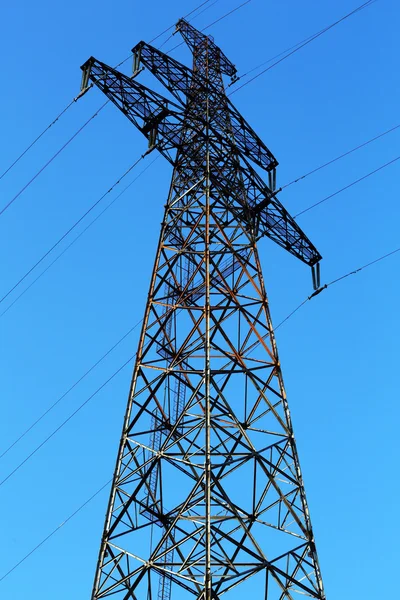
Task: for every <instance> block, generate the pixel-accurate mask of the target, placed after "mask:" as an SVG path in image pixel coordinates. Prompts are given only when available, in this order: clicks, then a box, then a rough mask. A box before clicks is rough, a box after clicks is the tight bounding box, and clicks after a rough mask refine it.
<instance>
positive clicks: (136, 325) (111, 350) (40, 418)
mask: <svg viewBox="0 0 400 600" xmlns="http://www.w3.org/2000/svg"><path fill="white" fill-rule="evenodd" d="M142 321H143V319H140V321H138V322H137V323H136V324H135V325H133V327H131V328H130V329H128V331H126V332H125V333H124V335H123V336H122V337H121V338H119V340H118V341H117V342H116V343H115V344H114V345H113V346H111V348H109V349H108V350H107V352H105V354H103V356H101V357H100V358H99V359H98V360H97V361H96V362H95V363H94V364H92V366H91V367H90V368H89V369H88V370H87V371H85V373H84V374H83V375H81V377H79V379H77V380H76V381H75V383H73V384H72V385H71V386H70V387H69V388H68V389H67V391H66V392H64V393H63V394H62V395H61V396H60V397H59V398H58V399H57V400H56V401H55V402H53V404H51V406H49V408H47V409H46V410H45V411H44V412H43V413H42V414H41V415H40V417H38V418H37V419H36V420H35V421H34V422H33V423H32V424H31V425H29V427H28V428H27V429H25V430H24V431H23V432H22V433H21V434H20V435H19V436H18V437H17V438H16V439H15V440H14V441H13V442H12V443H11V444H10V445H9V446H8V447H7V448H6V449H5V450H4V451H3V452H2V454H0V459H2V458H3V456H5V455H6V454H8V452H9V451H10V450H11V449H12V448H14V446H16V445H17V444H18V443H19V442H20V441H21V440H22V439H23V438H24V437H25V436H26V435H27V434H28V433H29V432H30V431H32V429H33V428H34V427H36V425H37V424H38V423H40V421H42V420H43V419H44V417H46V416H47V415H48V414H49V413H50V412H51V411H52V410H53V409H54V408H55V407H56V406H57V405H58V404H59V403H60V402H61V401H62V400H64V398H66V397H67V396H68V394H69V393H70V392H72V390H74V389H75V388H76V387H77V386H78V385H79V384H80V383H81V382H82V381H83V380H84V379H85V378H86V377H87V376H88V375H89V374H90V373H91V372H92V371H94V369H95V368H96V367H98V366H99V364H100V363H102V362H103V360H105V359H106V358H107V356H109V355H110V354H111V353H112V352H113V351H114V350H115V349H116V348H117V347H118V346H119V345H120V344H121V343H122V342H123V341H124V340H125V339H126V338H127V337H128V336H129V335H130V334H131V333H133V331H135V329H136V328H137V327H138V326H139V325H140V324H141V323H142Z"/></svg>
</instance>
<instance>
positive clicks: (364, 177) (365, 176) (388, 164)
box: [294, 156, 400, 219]
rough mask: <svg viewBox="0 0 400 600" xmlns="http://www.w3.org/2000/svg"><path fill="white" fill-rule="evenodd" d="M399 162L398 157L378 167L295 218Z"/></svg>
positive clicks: (295, 216)
mask: <svg viewBox="0 0 400 600" xmlns="http://www.w3.org/2000/svg"><path fill="white" fill-rule="evenodd" d="M398 160H400V156H396V158H393V160H390V161H389V162H387V163H385V164H384V165H381V166H380V167H378V168H377V169H374V170H373V171H370V172H369V173H367V174H366V175H363V176H362V177H360V178H359V179H356V180H355V181H352V182H351V183H349V184H348V185H345V186H344V187H343V188H341V189H340V190H337V191H336V192H333V194H329V196H326V197H325V198H323V199H322V200H319V201H318V202H315V203H314V204H311V206H308V207H307V208H305V209H304V210H301V211H300V212H298V213H297V214H296V215H294V218H295V219H297V217H299V216H300V215H304V213H306V212H308V211H309V210H312V209H313V208H315V207H316V206H319V205H320V204H323V203H324V202H326V201H327V200H330V199H331V198H333V197H334V196H337V195H338V194H341V193H342V192H344V191H345V190H348V189H349V188H351V187H353V186H354V185H356V184H357V183H360V181H364V179H367V178H368V177H371V175H374V174H375V173H378V171H382V169H385V168H386V167H389V166H390V165H392V164H393V163H395V162H397V161H398Z"/></svg>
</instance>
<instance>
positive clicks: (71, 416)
mask: <svg viewBox="0 0 400 600" xmlns="http://www.w3.org/2000/svg"><path fill="white" fill-rule="evenodd" d="M135 356H136V353H135V354H133V355H132V356H130V357H129V358H128V360H127V361H125V362H124V364H123V365H121V366H120V367H119V368H118V369H117V370H116V371H114V373H113V374H112V375H111V376H110V377H109V378H108V379H107V380H106V381H104V382H103V383H102V384H101V385H100V387H98V388H97V389H96V391H95V392H93V394H91V395H90V396H89V397H88V398H86V400H85V401H84V402H82V404H80V405H79V406H78V407H77V408H76V409H75V410H74V411H73V412H72V413H71V414H70V415H69V416H68V417H67V418H66V419H65V420H64V421H63V422H62V423H61V424H60V425H59V426H58V427H57V428H56V429H54V430H53V431H52V433H50V435H48V436H47V437H46V438H45V439H44V440H43V442H41V443H40V444H39V445H38V446H36V448H35V449H34V450H32V452H31V453H30V454H28V456H26V457H25V458H24V460H22V461H21V462H20V463H19V464H18V465H17V466H16V467H15V468H14V469H13V470H12V471H10V473H9V474H8V475H7V476H6V477H5V478H4V479H3V480H2V481H0V487H1V486H2V485H4V484H5V483H6V481H8V480H9V479H10V478H11V477H12V476H13V475H14V474H15V473H16V472H17V471H19V469H20V468H21V467H22V466H23V465H24V464H26V463H27V462H28V460H30V459H31V458H32V456H34V455H35V454H36V452H38V451H39V450H40V449H41V448H43V446H45V445H46V444H47V443H48V442H49V441H50V440H51V439H52V438H53V437H54V436H55V435H56V433H58V432H59V431H60V430H61V429H62V428H63V427H64V426H65V425H66V424H67V423H69V421H71V419H73V417H75V415H77V414H78V413H79V412H80V411H81V410H82V408H83V407H84V406H86V405H87V404H88V403H89V402H90V401H91V400H92V399H93V398H94V397H95V396H97V394H98V393H99V392H101V390H102V389H103V388H105V387H106V385H107V384H108V383H110V381H112V380H113V379H114V377H116V376H117V375H118V374H119V373H120V372H121V371H122V370H123V369H124V368H125V367H126V366H128V364H129V363H131V362H132V361H133V359H134V358H135Z"/></svg>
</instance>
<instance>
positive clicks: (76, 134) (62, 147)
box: [0, 100, 109, 216]
mask: <svg viewBox="0 0 400 600" xmlns="http://www.w3.org/2000/svg"><path fill="white" fill-rule="evenodd" d="M108 102H109V100H107V102H105V103H104V104H102V105H101V106H100V108H99V109H98V110H97V111H96V112H95V113H94V114H93V115H92V116H91V117H89V119H87V121H85V123H84V124H83V125H82V126H81V127H79V129H78V130H77V131H75V133H74V134H73V135H72V136H71V137H70V138H69V139H68V140H67V141H66V142H65V144H63V145H62V146H61V148H59V149H58V150H57V152H56V153H55V154H53V156H52V157H51V158H50V159H49V160H48V161H47V162H46V163H45V164H44V165H43V166H42V167H41V168H40V169H39V171H37V172H36V173H35V175H34V176H33V177H32V178H31V179H30V180H29V181H28V183H26V184H25V185H24V186H23V187H22V188H21V189H20V190H19V192H18V193H17V194H15V196H14V197H13V198H11V200H10V201H9V202H8V203H7V204H6V205H5V206H3V208H2V209H1V210H0V216H1V215H2V214H3V213H4V212H5V211H6V210H7V209H8V208H9V207H10V206H11V205H12V204H13V203H14V202H15V201H16V200H17V198H19V197H20V196H21V194H23V192H24V191H25V190H26V189H28V187H29V186H30V185H31V184H32V183H33V182H34V181H35V179H37V178H38V177H39V175H40V174H41V173H43V171H44V170H45V169H47V167H48V166H49V165H50V164H51V163H52V162H53V160H54V159H55V158H57V156H59V154H61V152H62V151H63V150H65V148H66V147H67V146H69V144H70V143H71V142H72V141H73V140H74V139H75V138H76V137H77V136H78V135H79V134H80V133H81V132H82V131H83V130H84V129H85V127H87V126H88V125H89V123H90V122H91V121H93V119H94V118H95V117H97V115H98V114H99V113H100V112H101V111H102V110H103V108H104V107H105V106H106V105H107V104H108Z"/></svg>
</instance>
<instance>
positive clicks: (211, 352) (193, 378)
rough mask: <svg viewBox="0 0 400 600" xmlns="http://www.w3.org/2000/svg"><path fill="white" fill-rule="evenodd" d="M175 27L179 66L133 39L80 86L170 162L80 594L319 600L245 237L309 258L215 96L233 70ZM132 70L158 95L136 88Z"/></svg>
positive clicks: (251, 138)
mask: <svg viewBox="0 0 400 600" xmlns="http://www.w3.org/2000/svg"><path fill="white" fill-rule="evenodd" d="M177 30H178V31H179V32H180V34H181V35H182V36H183V39H184V41H185V42H186V44H187V45H188V46H189V48H190V50H191V51H192V54H193V68H192V69H189V68H187V67H186V66H184V65H183V64H181V63H179V62H177V61H176V60H174V59H173V58H171V57H169V56H167V55H166V54H163V53H162V52H160V51H159V50H157V49H156V48H154V47H152V46H150V45H149V44H147V43H144V42H141V43H140V44H138V45H137V46H136V47H135V48H134V49H133V53H134V74H133V76H132V77H128V76H126V75H124V74H122V73H120V72H118V71H116V70H115V69H113V68H111V67H109V66H107V65H105V64H104V63H101V62H99V61H98V60H96V59H94V58H91V59H89V60H88V61H87V62H86V63H85V64H84V65H83V67H82V69H83V81H82V89H86V87H87V86H88V84H89V82H90V81H91V82H93V83H94V84H95V85H96V86H97V87H98V88H100V90H101V91H102V92H104V93H105V94H106V95H107V97H108V98H109V99H111V100H112V102H114V103H115V104H116V105H117V106H118V108H119V109H120V110H121V111H122V112H123V113H124V114H125V115H126V116H127V117H128V119H129V120H130V121H132V123H134V125H135V126H136V127H137V128H138V129H139V130H140V131H141V132H142V133H143V134H144V135H145V136H146V137H147V139H148V142H149V150H152V149H157V150H158V151H159V152H160V153H161V154H162V155H163V156H164V157H165V158H166V159H167V160H168V161H169V162H170V163H171V164H172V165H173V175H172V181H171V186H170V191H169V195H168V201H167V204H166V209H165V216H164V220H163V223H162V227H161V234H160V241H159V245H158V249H157V255H156V260H155V265H154V270H153V274H152V278H151V285H150V290H149V295H148V302H147V306H146V311H145V317H144V322H143V328H142V333H141V337H140V342H139V348H138V353H137V359H136V364H135V367H134V372H133V378H132V385H131V390H130V393H129V399H128V406H127V411H126V415H125V421H124V425H123V432H122V437H121V442H120V447H119V452H118V458H117V464H116V469H115V473H114V479H113V483H112V490H111V495H110V500H109V505H108V510H107V515H106V521H105V527H104V533H103V537H102V542H101V548H100V554H99V560H98V565H97V571H96V576H95V582H94V588H93V595H92V598H93V599H96V600H97V599H100V598H107V597H110V596H113V597H115V598H118V599H121V600H122V599H124V600H127V599H129V598H131V599H135V600H136V599H137V600H154V599H158V600H170V598H171V597H173V598H174V600H179V599H180V598H182V599H183V598H190V597H193V598H197V599H200V598H202V599H204V600H211V599H214V600H217V599H218V598H222V596H224V595H225V594H227V593H228V596H229V598H231V599H232V600H233V599H235V598H241V599H242V598H245V597H250V595H251V596H252V597H253V598H255V599H258V598H259V599H264V600H283V599H294V598H297V597H299V596H300V595H303V596H306V597H310V598H318V599H320V600H322V599H323V598H325V595H324V592H323V587H322V581H321V576H320V569H319V565H318V558H317V553H316V548H315V543H314V536H313V531H312V527H311V522H310V517H309V512H308V508H307V501H306V496H305V492H304V487H303V480H302V476H301V471H300V466H299V461H298V456H297V450H296V444H295V439H294V436H293V430H292V423H291V419H290V414H289V408H288V404H287V400H286V395H285V390H284V385H283V381H282V375H281V368H280V363H279V358H278V353H277V348H276V344H275V339H274V334H273V328H272V324H271V319H270V313H269V307H268V300H267V295H266V292H265V288H264V281H263V277H262V272H261V266H260V260H259V256H258V252H257V246H256V242H257V240H258V239H259V238H260V237H263V236H268V237H269V238H271V239H272V240H273V241H275V242H276V243H277V244H279V245H280V246H282V247H283V248H285V249H286V250H287V251H288V252H290V253H291V254H293V255H294V256H296V257H298V258H299V259H300V260H302V261H303V262H305V263H306V264H308V265H310V266H311V267H313V268H314V267H315V265H317V263H318V261H319V260H320V258H321V256H320V254H319V253H318V251H317V250H316V248H315V247H314V246H313V245H312V243H311V242H310V240H309V239H308V238H307V236H306V235H305V234H304V233H303V231H302V230H301V229H300V227H299V226H298V225H297V224H296V222H295V221H294V220H293V218H292V217H291V216H290V215H289V214H288V212H287V211H286V210H285V209H284V207H283V206H282V204H281V203H280V202H279V200H278V199H277V198H276V194H275V193H274V191H273V190H274V179H275V167H276V165H277V161H276V159H275V158H274V156H273V155H272V153H271V152H270V150H269V149H268V148H267V147H266V145H265V144H264V143H263V142H262V141H261V140H260V138H259V137H258V136H257V135H256V133H255V132H254V131H253V129H252V128H251V127H250V126H249V125H248V123H247V122H246V121H245V119H244V118H243V117H242V116H241V115H240V113H239V112H238V111H237V110H236V108H235V107H234V106H233V105H232V103H231V102H230V101H229V100H228V98H227V97H226V94H225V88H224V83H223V75H227V76H230V77H235V73H236V69H235V67H234V66H233V64H232V63H231V62H230V61H229V60H228V58H227V57H226V56H225V55H224V54H223V52H222V51H221V50H220V49H219V48H218V47H217V46H216V45H215V43H214V41H213V39H212V38H211V37H209V36H205V35H203V34H202V33H200V32H199V31H197V30H196V29H194V28H193V27H192V26H191V25H190V24H189V23H187V22H186V21H185V20H180V21H179V22H178V24H177ZM143 68H146V69H148V70H149V71H150V72H151V73H152V74H153V75H154V76H155V77H156V78H157V79H158V80H159V81H160V82H161V83H162V84H163V85H164V86H165V87H166V88H167V89H168V90H169V92H170V96H172V97H173V99H167V98H165V97H164V96H162V95H160V94H159V93H156V92H154V91H152V90H151V89H149V88H147V87H145V86H144V85H142V84H140V83H139V82H138V81H137V75H138V74H139V73H140V72H141V71H142V69H143ZM255 166H257V167H259V169H258V170H257V171H256V170H255ZM261 169H263V170H265V171H266V172H267V173H268V181H269V184H268V185H267V184H266V183H265V182H264V181H263V179H262V178H261V177H260V175H259V172H260V171H261ZM316 272H317V269H315V272H314V275H315V273H316Z"/></svg>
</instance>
